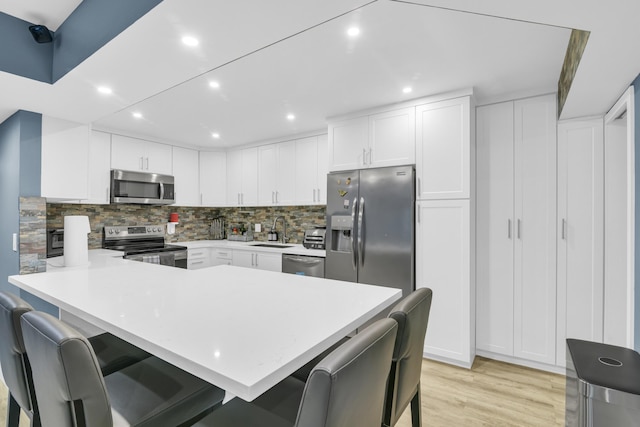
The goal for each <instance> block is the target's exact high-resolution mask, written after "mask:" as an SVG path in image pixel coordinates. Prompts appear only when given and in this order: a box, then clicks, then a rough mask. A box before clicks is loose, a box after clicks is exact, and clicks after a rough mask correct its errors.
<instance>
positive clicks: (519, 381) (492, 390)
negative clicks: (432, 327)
mask: <svg viewBox="0 0 640 427" xmlns="http://www.w3.org/2000/svg"><path fill="white" fill-rule="evenodd" d="M421 381H422V425H423V426H424V427H427V426H429V427H431V426H434V427H435V426H443V427H444V426H446V427H451V426H465V427H467V426H545V427H547V426H562V425H564V388H565V379H564V376H562V375H557V374H552V373H548V372H542V371H538V370H535V369H529V368H524V367H520V366H516V365H511V364H508V363H503V362H498V361H495V360H490V359H485V358H482V357H477V358H476V361H475V363H474V365H473V368H472V369H471V370H468V369H463V368H458V367H454V366H450V365H446V364H443V363H438V362H433V361H430V360H425V361H424V362H423V363H422V379H421ZM6 398H7V389H6V387H5V386H4V384H3V383H2V381H0V426H1V425H5V423H6V421H5V416H6V411H7V410H6V404H7V401H6ZM28 425H29V423H28V418H27V417H26V416H23V417H22V418H21V422H20V427H27V426H28ZM396 426H397V427H411V416H410V412H409V410H407V411H406V412H405V413H404V414H403V416H402V418H401V419H400V421H399V422H398V424H396Z"/></svg>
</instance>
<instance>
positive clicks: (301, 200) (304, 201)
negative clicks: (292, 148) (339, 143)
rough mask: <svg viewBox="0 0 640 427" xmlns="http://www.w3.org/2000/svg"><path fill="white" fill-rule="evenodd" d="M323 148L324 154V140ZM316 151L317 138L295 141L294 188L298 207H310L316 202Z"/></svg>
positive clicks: (317, 148) (317, 149)
mask: <svg viewBox="0 0 640 427" xmlns="http://www.w3.org/2000/svg"><path fill="white" fill-rule="evenodd" d="M324 148H325V152H326V140H325V147H324ZM318 151H319V147H318V137H317V136H311V137H309V138H304V139H299V140H297V141H296V160H295V170H296V177H295V187H296V203H297V204H299V205H312V204H314V203H317V202H318V201H317V194H316V193H317V190H318V182H317V179H318V162H317V153H318ZM325 159H326V156H325Z"/></svg>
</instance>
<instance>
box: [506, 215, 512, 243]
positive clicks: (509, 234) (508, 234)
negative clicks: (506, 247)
mask: <svg viewBox="0 0 640 427" xmlns="http://www.w3.org/2000/svg"><path fill="white" fill-rule="evenodd" d="M507 238H508V239H511V218H509V219H508V220H507Z"/></svg>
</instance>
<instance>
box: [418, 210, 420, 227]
mask: <svg viewBox="0 0 640 427" xmlns="http://www.w3.org/2000/svg"><path fill="white" fill-rule="evenodd" d="M418 224H420V207H418Z"/></svg>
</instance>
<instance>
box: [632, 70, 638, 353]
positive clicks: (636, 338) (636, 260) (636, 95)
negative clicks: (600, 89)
mask: <svg viewBox="0 0 640 427" xmlns="http://www.w3.org/2000/svg"><path fill="white" fill-rule="evenodd" d="M632 84H633V91H634V97H633V104H634V109H633V111H634V117H633V119H634V123H635V124H634V131H635V132H634V133H635V156H636V158H635V166H636V171H635V174H636V176H635V179H636V206H635V208H636V221H635V263H634V264H635V308H634V315H635V322H634V323H635V326H634V335H635V336H634V346H635V349H636V350H637V351H640V193H639V192H640V75H639V76H638V77H636V79H635V80H634V82H633V83H632Z"/></svg>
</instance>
